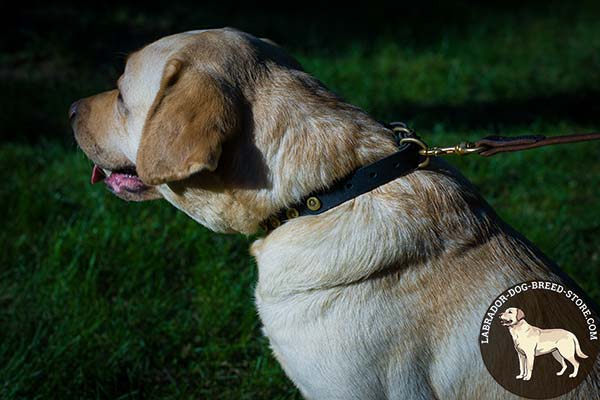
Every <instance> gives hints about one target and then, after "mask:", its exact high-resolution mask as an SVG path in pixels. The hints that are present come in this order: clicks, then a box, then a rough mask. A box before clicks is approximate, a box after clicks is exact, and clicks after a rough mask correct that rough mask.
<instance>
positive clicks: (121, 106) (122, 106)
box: [117, 91, 128, 116]
mask: <svg viewBox="0 0 600 400" xmlns="http://www.w3.org/2000/svg"><path fill="white" fill-rule="evenodd" d="M117 108H118V109H119V112H120V113H121V114H123V115H124V116H125V115H127V111H128V110H127V107H126V106H125V100H123V95H122V94H121V91H119V94H118V95H117Z"/></svg>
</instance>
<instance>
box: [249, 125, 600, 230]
mask: <svg viewBox="0 0 600 400" xmlns="http://www.w3.org/2000/svg"><path fill="white" fill-rule="evenodd" d="M386 126H387V127H388V128H389V129H391V130H392V131H393V132H394V134H395V135H396V139H397V143H398V151H397V152H396V153H394V154H392V155H390V156H388V157H386V158H383V159H381V160H379V161H376V162H374V163H372V164H369V165H367V166H364V167H361V168H359V169H357V170H356V171H354V172H352V173H351V174H349V175H348V176H346V177H345V178H343V179H340V180H338V181H337V182H336V183H334V184H333V185H332V186H331V187H329V188H327V189H325V190H321V191H318V192H314V193H311V194H309V195H308V196H306V197H304V198H303V199H302V200H300V201H299V202H297V203H295V204H293V205H291V206H289V207H286V208H284V209H282V210H280V211H279V212H277V213H276V214H274V215H272V216H270V217H269V218H267V219H266V220H264V221H262V222H261V224H260V225H261V227H262V228H263V229H264V230H265V231H266V232H267V233H268V232H270V231H272V230H273V229H275V228H277V227H279V226H280V225H281V224H283V223H284V222H286V221H287V220H290V219H293V218H297V217H301V216H304V215H318V214H321V213H323V212H325V211H327V210H330V209H332V208H333V207H336V206H338V205H340V204H342V203H344V202H346V201H348V200H351V199H353V198H356V197H358V196H360V195H361V194H364V193H367V192H370V191H371V190H373V189H375V188H377V187H379V186H382V185H384V184H386V183H388V182H391V181H392V180H394V179H396V178H398V177H400V176H403V175H406V174H408V173H410V172H412V171H414V170H416V169H419V168H424V167H426V166H427V165H428V164H429V160H430V158H431V157H438V156H445V155H451V154H457V155H468V154H479V155H480V156H483V157H490V156H493V155H495V154H498V153H505V152H512V151H521V150H529V149H533V148H537V147H542V146H550V145H555V144H564V143H575V142H583V141H590V140H600V133H595V132H594V133H583V134H573V135H563V136H551V137H546V136H543V135H526V136H513V137H507V136H486V137H484V138H481V139H479V140H477V141H475V142H462V143H459V144H457V145H454V146H450V147H429V146H427V144H425V142H423V141H422V140H421V139H420V138H419V137H418V136H417V135H416V134H415V132H414V131H412V130H411V129H410V128H408V127H407V125H406V124H404V123H402V122H392V123H390V124H386Z"/></svg>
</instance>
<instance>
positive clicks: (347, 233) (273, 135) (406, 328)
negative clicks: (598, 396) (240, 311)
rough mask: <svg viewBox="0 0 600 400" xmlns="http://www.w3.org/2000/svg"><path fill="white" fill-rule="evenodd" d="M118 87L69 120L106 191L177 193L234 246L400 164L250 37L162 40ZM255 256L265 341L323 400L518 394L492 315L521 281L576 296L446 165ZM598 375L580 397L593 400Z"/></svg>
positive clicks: (281, 233) (175, 197) (347, 113)
mask: <svg viewBox="0 0 600 400" xmlns="http://www.w3.org/2000/svg"><path fill="white" fill-rule="evenodd" d="M117 86H118V88H117V89H115V90H111V91H108V92H105V93H101V94H98V95H96V96H93V97H90V98H87V99H83V100H80V101H78V102H76V103H74V104H73V106H72V107H71V109H70V111H69V114H70V117H71V119H72V125H73V128H74V132H75V136H76V139H77V141H78V143H79V145H80V147H81V148H82V149H83V151H84V152H85V153H86V154H87V155H88V156H89V158H90V159H91V160H93V162H94V163H95V164H96V167H95V168H94V177H93V180H94V181H100V180H102V179H104V180H105V183H106V185H107V187H108V188H109V189H110V190H111V191H113V192H114V193H115V194H116V195H118V196H120V197H122V198H124V199H127V200H147V199H152V198H159V197H162V198H164V199H166V200H167V201H168V202H170V203H171V204H173V205H174V206H175V207H177V208H179V209H180V210H182V211H183V212H185V213H186V214H188V215H189V216H190V217H192V218H193V219H194V220H196V221H198V222H199V223H201V224H203V225H205V226H207V227H208V228H210V229H212V230H214V231H217V232H241V233H244V234H250V233H254V232H256V231H257V229H258V227H259V224H260V222H261V221H263V220H264V219H265V218H267V217H269V216H270V215H272V214H273V213H275V212H277V211H278V210H280V209H281V208H282V207H284V206H286V205H289V204H292V203H294V202H295V201H298V200H299V199H301V198H302V197H303V196H306V195H307V194H309V193H311V192H313V191H315V190H318V189H323V188H326V187H328V186H329V185H331V184H332V182H334V181H335V180H336V179H338V178H340V177H343V176H345V175H347V174H348V173H349V172H351V171H353V170H355V169H357V168H358V167H360V166H363V165H367V164H370V163H372V162H374V161H376V160H379V159H381V158H384V157H386V156H388V155H390V154H392V153H394V152H395V151H397V147H396V144H395V141H394V137H393V135H392V133H391V132H390V131H389V130H388V129H386V128H385V127H384V126H382V125H381V124H379V123H378V122H376V121H375V120H374V119H373V118H371V117H370V116H368V115H367V114H366V113H364V112H363V111H361V110H360V109H358V108H357V107H354V106H352V105H350V104H348V103H346V102H344V101H343V100H342V99H340V98H339V97H337V96H335V95H334V94H332V93H331V92H330V91H328V90H327V89H326V88H325V87H324V86H323V85H322V84H321V83H320V82H319V81H317V80H316V79H315V78H313V77H311V76H310V75H309V74H307V73H305V72H303V70H302V69H301V67H300V65H298V63H297V62H296V61H295V60H294V59H293V58H292V57H290V56H289V55H287V54H286V53H285V52H284V51H283V50H282V49H281V48H279V47H278V46H276V45H275V44H273V43H272V42H270V41H267V40H261V39H258V38H255V37H253V36H251V35H249V34H246V33H243V32H239V31H236V30H233V29H219V30H208V31H193V32H186V33H181V34H177V35H173V36H168V37H165V38H163V39H160V40H158V41H157V42H155V43H152V44H150V45H148V46H146V47H144V48H143V49H141V50H139V51H137V52H135V53H133V54H132V55H131V56H130V57H129V58H128V60H127V65H126V67H125V71H124V73H123V75H122V76H121V77H120V78H119V80H118V84H117ZM104 175H106V178H105V177H104ZM251 253H252V255H253V256H254V257H255V258H256V261H257V264H258V269H259V281H258V285H257V287H256V305H257V307H258V311H259V314H260V318H261V320H262V322H263V325H264V333H265V335H266V336H267V337H268V338H269V341H270V344H271V346H272V349H273V352H274V354H275V356H276V357H277V359H278V361H279V362H280V363H281V365H282V367H283V369H284V370H285V372H286V373H287V375H288V376H289V377H290V379H291V380H292V381H293V382H294V384H295V385H296V386H297V387H298V388H299V389H300V391H301V392H302V394H303V395H304V396H305V397H306V398H309V399H361V400H365V399H431V398H440V399H481V398H495V399H498V398H513V397H514V396H513V395H511V394H510V393H509V392H507V391H506V390H504V389H503V388H502V387H501V386H500V385H498V384H497V383H496V382H495V381H494V380H493V379H492V377H491V376H490V375H489V374H488V372H487V371H486V368H485V367H484V364H483V362H482V360H481V357H480V354H479V348H478V343H477V336H478V328H479V324H480V323H481V318H482V317H483V315H484V313H485V310H486V307H487V305H488V304H489V303H490V302H491V301H492V300H493V299H494V297H495V296H496V295H497V294H498V293H500V292H502V291H503V290H505V289H506V288H507V287H509V286H511V285H514V284H516V283H518V282H521V281H525V280H529V279H547V280H552V281H556V282H562V279H561V278H560V277H559V276H557V275H556V274H555V273H553V272H552V271H551V270H550V268H549V267H548V266H547V262H546V261H545V259H544V258H543V256H541V255H539V253H537V252H536V250H534V249H533V248H532V247H531V245H530V244H528V243H526V242H525V241H524V240H522V239H520V238H518V237H517V236H515V235H514V234H513V233H512V232H511V231H510V229H509V228H507V227H506V226H505V225H503V224H502V223H501V222H500V221H499V219H498V217H497V216H496V215H495V214H494V212H493V211H492V210H490V208H489V207H488V206H487V205H486V203H485V202H484V201H483V200H482V199H481V198H480V197H479V195H478V194H477V193H476V192H475V190H474V189H473V188H472V187H471V186H470V185H469V184H468V183H467V182H466V181H465V179H464V178H462V177H461V176H460V175H459V174H458V173H457V172H455V171H453V170H452V169H450V168H449V167H448V166H447V165H446V164H444V163H442V162H440V161H435V162H433V163H432V165H430V166H429V167H428V168H427V169H424V170H418V171H416V172H414V173H411V174H408V175H406V176H404V177H401V178H398V179H396V180H394V181H392V182H390V183H388V184H385V185H383V186H380V187H378V188H377V189H375V190H372V191H371V192H368V193H366V194H364V195H361V196H359V197H357V198H355V199H353V200H350V201H348V202H346V203H343V204H341V205H339V206H338V207H335V208H333V209H331V210H329V211H327V212H325V213H323V214H321V215H319V216H303V217H299V218H295V219H293V220H290V221H289V222H287V223H285V224H283V225H281V226H280V227H279V228H277V229H275V230H274V231H272V232H271V233H269V234H268V235H267V236H265V237H264V238H262V239H258V240H257V241H256V242H254V244H253V245H252V248H251ZM457 365H460V366H461V367H460V368H459V369H457V368H456V366H457ZM598 371H599V368H598V365H596V368H595V370H594V372H593V373H592V374H590V375H589V376H588V379H587V380H586V381H585V382H584V383H583V384H582V385H580V386H579V387H578V388H577V389H576V390H575V391H573V392H571V394H569V395H568V398H573V399H575V398H577V399H580V398H592V397H593V395H592V393H596V392H597V390H598V387H599V385H600V383H599V380H600V378H599V373H598Z"/></svg>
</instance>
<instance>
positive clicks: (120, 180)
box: [90, 164, 149, 194]
mask: <svg viewBox="0 0 600 400" xmlns="http://www.w3.org/2000/svg"><path fill="white" fill-rule="evenodd" d="M90 181H91V182H92V184H96V183H98V182H102V181H104V183H105V184H106V187H108V189H109V190H110V191H111V192H113V193H115V194H122V193H140V192H143V191H145V190H146V189H149V187H148V186H147V185H146V184H144V182H142V180H141V179H140V177H139V176H138V174H137V172H136V170H135V167H125V168H119V169H117V170H114V171H111V170H109V169H106V168H101V167H99V166H97V165H95V164H94V168H93V169H92V177H91V180H90Z"/></svg>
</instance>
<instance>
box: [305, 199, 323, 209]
mask: <svg viewBox="0 0 600 400" xmlns="http://www.w3.org/2000/svg"><path fill="white" fill-rule="evenodd" d="M306 206H307V207H308V209H309V210H311V211H317V210H318V209H319V208H321V200H319V199H318V198H316V197H309V198H308V199H307V200H306Z"/></svg>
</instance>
